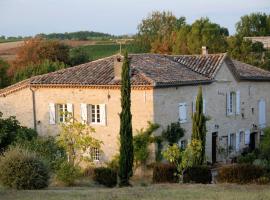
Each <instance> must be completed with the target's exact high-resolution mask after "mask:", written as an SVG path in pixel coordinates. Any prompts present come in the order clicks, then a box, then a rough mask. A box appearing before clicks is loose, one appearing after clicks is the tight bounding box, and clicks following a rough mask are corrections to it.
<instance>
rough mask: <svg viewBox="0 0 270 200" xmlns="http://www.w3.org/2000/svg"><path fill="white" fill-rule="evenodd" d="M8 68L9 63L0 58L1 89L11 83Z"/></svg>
mask: <svg viewBox="0 0 270 200" xmlns="http://www.w3.org/2000/svg"><path fill="white" fill-rule="evenodd" d="M8 68H9V64H8V63H7V62H5V61H4V60H2V59H1V58H0V89H1V88H4V87H6V86H8V85H9V84H10V78H9V77H8V74H7V71H8Z"/></svg>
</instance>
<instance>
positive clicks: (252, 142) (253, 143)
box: [249, 133, 257, 151]
mask: <svg viewBox="0 0 270 200" xmlns="http://www.w3.org/2000/svg"><path fill="white" fill-rule="evenodd" d="M256 135H257V133H251V134H250V142H249V149H250V151H254V150H255V148H256Z"/></svg>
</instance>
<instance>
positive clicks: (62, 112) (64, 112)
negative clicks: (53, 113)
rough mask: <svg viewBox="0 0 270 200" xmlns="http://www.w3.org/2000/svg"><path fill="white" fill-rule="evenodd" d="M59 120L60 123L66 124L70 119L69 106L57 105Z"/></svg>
mask: <svg viewBox="0 0 270 200" xmlns="http://www.w3.org/2000/svg"><path fill="white" fill-rule="evenodd" d="M57 116H58V117H57V119H58V122H66V121H67V119H68V108H67V104H57Z"/></svg>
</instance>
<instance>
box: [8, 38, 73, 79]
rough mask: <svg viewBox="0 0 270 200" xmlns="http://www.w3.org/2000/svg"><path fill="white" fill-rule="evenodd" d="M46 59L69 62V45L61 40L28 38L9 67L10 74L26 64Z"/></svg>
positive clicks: (34, 63)
mask: <svg viewBox="0 0 270 200" xmlns="http://www.w3.org/2000/svg"><path fill="white" fill-rule="evenodd" d="M44 60H50V61H52V62H57V61H58V62H63V63H68V61H69V47H68V46H66V45H64V44H62V43H60V42H59V41H56V40H45V39H42V38H40V37H36V38H32V39H29V40H26V41H25V42H24V44H23V45H22V46H21V47H20V49H19V51H18V53H17V56H16V59H15V60H14V61H13V62H12V65H11V67H10V68H9V71H8V72H9V75H10V76H12V75H14V74H16V72H17V71H18V70H20V69H21V68H25V67H26V66H29V65H39V64H40V63H42V62H43V61H44Z"/></svg>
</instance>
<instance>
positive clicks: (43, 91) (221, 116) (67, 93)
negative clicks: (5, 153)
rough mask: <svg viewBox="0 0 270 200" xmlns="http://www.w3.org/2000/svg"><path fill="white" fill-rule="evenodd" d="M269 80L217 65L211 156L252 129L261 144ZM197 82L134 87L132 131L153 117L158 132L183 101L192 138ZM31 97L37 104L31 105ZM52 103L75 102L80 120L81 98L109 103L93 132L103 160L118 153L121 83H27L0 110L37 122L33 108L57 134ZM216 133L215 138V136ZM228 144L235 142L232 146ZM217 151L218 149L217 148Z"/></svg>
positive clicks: (207, 96)
mask: <svg viewBox="0 0 270 200" xmlns="http://www.w3.org/2000/svg"><path fill="white" fill-rule="evenodd" d="M177 67H178V66H176V69H177ZM185 70H186V69H185ZM143 76H144V75H143ZM164 76H165V75H164ZM144 78H145V77H144ZM147 80H148V79H147ZM269 86H270V82H269V81H268V82H267V81H262V80H261V81H254V80H253V81H248V80H246V81H243V80H242V81H239V80H238V79H237V78H236V77H235V74H234V73H233V72H232V71H231V68H230V67H229V65H228V64H227V62H226V61H224V62H222V65H221V67H220V68H218V71H217V73H216V75H215V78H214V80H213V81H211V82H207V83H206V82H205V83H203V85H202V88H203V96H204V102H205V114H206V115H207V116H209V118H210V120H209V121H208V122H207V130H208V132H207V141H206V156H207V160H208V161H215V160H216V161H224V159H225V158H228V157H232V156H234V155H236V154H239V153H240V152H241V150H242V149H243V148H244V147H247V146H248V143H247V142H246V140H247V137H249V138H248V140H251V138H250V135H251V134H250V133H254V134H253V136H254V138H253V141H254V143H255V144H254V145H255V146H256V145H258V142H259V139H260V134H262V132H261V129H260V123H259V108H258V105H259V101H260V100H264V101H265V105H266V124H263V126H267V125H270V106H269V105H270V91H269V90H270V87H269ZM198 87H199V85H198V84H195V83H193V84H186V85H179V86H172V85H170V86H166V85H165V86H164V87H154V86H153V87H152V86H151V87H150V86H148V87H144V86H137V87H133V89H132V93H131V112H132V115H133V117H132V124H133V130H134V134H136V130H139V129H141V128H146V127H147V122H148V121H151V122H155V123H158V124H160V125H161V128H160V129H159V130H158V131H157V132H156V133H155V134H157V135H159V134H160V133H161V132H162V130H163V129H165V128H166V126H167V125H168V124H170V123H172V122H176V121H178V120H179V117H180V116H179V104H180V103H184V104H185V106H186V111H187V113H186V116H187V118H186V121H185V122H184V123H182V124H181V125H182V127H183V128H184V129H185V130H186V133H185V136H184V138H183V139H182V140H186V141H188V140H190V138H191V129H192V119H191V116H192V111H193V105H194V103H195V98H196V96H197V92H198ZM5 91H8V89H6V90H5ZM230 92H235V93H236V92H237V94H238V95H239V98H238V101H239V102H238V103H239V106H240V107H239V108H238V109H239V112H233V113H232V114H230V115H229V114H228V111H227V109H228V94H229V93H230ZM33 100H34V102H35V106H34V107H35V109H33ZM50 103H54V104H67V103H69V104H72V105H73V115H74V117H75V118H76V119H77V120H81V108H80V105H81V103H85V104H105V105H106V124H105V125H97V124H90V125H91V126H93V128H94V129H95V130H96V132H95V133H94V137H96V138H97V139H100V140H102V141H103V146H102V150H103V154H102V157H101V160H103V161H108V160H110V159H111V158H112V157H113V156H114V155H115V154H117V153H118V149H119V127H120V119H119V113H120V109H121V106H120V87H118V86H115V87H109V86H108V87H105V86H100V87H76V86H72V85H70V86H69V87H61V86H53V87H52V86H42V85H41V86H36V87H35V86H28V87H23V88H22V89H20V90H17V91H14V92H10V93H2V95H0V111H1V112H3V114H4V117H8V116H11V115H12V116H16V117H17V119H18V120H19V121H20V122H21V123H22V125H24V126H28V127H32V128H34V127H35V126H34V113H35V117H36V129H37V131H38V133H39V134H40V135H43V136H47V135H53V136H55V135H56V134H57V133H58V131H59V130H58V125H57V124H56V125H54V124H50V123H49V118H50V113H49V104H50ZM34 110H35V112H34ZM231 134H232V136H231ZM214 136H215V137H214ZM213 138H214V139H215V141H213V140H212V139H213ZM228 138H230V140H229V139H228ZM237 138H238V139H237ZM237 140H238V141H237ZM228 142H229V143H230V144H228ZM235 143H239V146H238V147H239V149H238V148H236V145H235ZM249 143H250V142H249ZM230 145H232V146H234V148H232V149H229V146H230ZM215 146H216V147H215ZM214 147H215V148H214ZM151 149H152V155H154V149H153V148H151ZM213 151H214V152H216V153H215V154H213ZM212 156H215V158H214V157H212Z"/></svg>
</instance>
